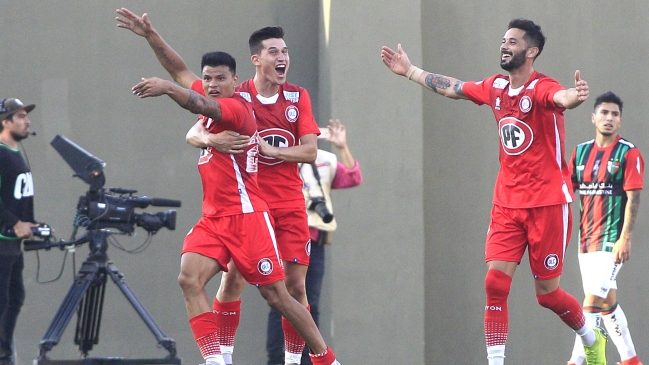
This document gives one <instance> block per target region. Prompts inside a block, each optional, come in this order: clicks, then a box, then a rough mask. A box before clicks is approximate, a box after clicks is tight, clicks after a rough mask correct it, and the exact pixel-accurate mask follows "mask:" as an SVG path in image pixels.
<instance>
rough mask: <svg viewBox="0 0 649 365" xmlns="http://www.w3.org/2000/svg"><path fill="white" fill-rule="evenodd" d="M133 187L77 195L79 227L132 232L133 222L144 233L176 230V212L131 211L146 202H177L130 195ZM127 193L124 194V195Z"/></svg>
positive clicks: (168, 205)
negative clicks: (164, 228) (164, 229)
mask: <svg viewBox="0 0 649 365" xmlns="http://www.w3.org/2000/svg"><path fill="white" fill-rule="evenodd" d="M136 192H137V190H130V189H122V188H111V189H109V191H108V192H107V191H105V190H103V189H100V190H98V191H89V192H88V193H87V194H86V195H85V196H81V197H80V198H79V203H78V204H77V217H78V219H80V220H81V221H80V222H79V223H80V225H81V226H84V227H85V228H86V229H89V230H94V229H102V228H116V229H118V230H120V231H122V232H125V233H133V231H134V230H135V225H137V226H139V227H142V228H144V229H145V230H146V231H147V232H153V233H155V232H157V231H158V230H159V229H160V228H163V227H166V228H168V229H169V230H174V229H176V211H175V210H168V211H166V212H158V213H155V214H152V213H135V208H146V207H147V206H149V205H153V206H167V207H179V206H180V201H177V200H170V199H160V198H148V197H146V196H134V195H132V194H133V193H136ZM125 194H127V195H125Z"/></svg>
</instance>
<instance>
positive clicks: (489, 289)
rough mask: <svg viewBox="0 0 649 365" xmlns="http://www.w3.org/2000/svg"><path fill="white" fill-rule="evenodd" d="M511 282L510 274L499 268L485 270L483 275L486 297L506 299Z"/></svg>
mask: <svg viewBox="0 0 649 365" xmlns="http://www.w3.org/2000/svg"><path fill="white" fill-rule="evenodd" d="M511 284H512V278H511V276H509V275H507V274H505V273H504V272H502V271H499V270H489V271H487V276H486V277H485V291H486V293H487V299H493V300H507V297H508V296H509V289H510V287H511Z"/></svg>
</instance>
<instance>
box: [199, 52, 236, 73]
mask: <svg viewBox="0 0 649 365" xmlns="http://www.w3.org/2000/svg"><path fill="white" fill-rule="evenodd" d="M205 66H210V67H218V66H227V67H228V68H229V69H230V71H232V76H234V75H236V74H237V61H236V60H235V59H234V57H232V56H230V54H229V53H225V52H208V53H206V54H204V55H203V59H202V60H201V70H203V67H205Z"/></svg>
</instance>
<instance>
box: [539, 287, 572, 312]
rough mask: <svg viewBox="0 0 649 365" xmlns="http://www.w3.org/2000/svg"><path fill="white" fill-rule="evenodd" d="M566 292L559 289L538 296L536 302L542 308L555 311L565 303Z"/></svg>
mask: <svg viewBox="0 0 649 365" xmlns="http://www.w3.org/2000/svg"><path fill="white" fill-rule="evenodd" d="M564 294H565V292H564V291H563V290H561V288H558V289H556V290H554V291H551V292H549V293H546V294H537V295H536V301H537V302H538V303H539V305H540V306H541V307H544V308H548V309H553V308H556V307H557V306H558V305H560V304H561V303H562V302H563V298H564Z"/></svg>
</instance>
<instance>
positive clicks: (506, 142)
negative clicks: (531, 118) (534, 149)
mask: <svg viewBox="0 0 649 365" xmlns="http://www.w3.org/2000/svg"><path fill="white" fill-rule="evenodd" d="M498 129H499V133H500V143H501V144H502V145H503V150H504V151H505V153H506V154H508V155H512V156H516V155H520V154H521V153H523V152H525V151H526V150H527V149H528V148H530V146H531V145H532V141H533V140H534V132H533V131H532V128H530V126H529V125H527V124H526V123H525V122H523V121H522V120H518V119H516V118H513V117H506V118H503V119H501V120H500V121H499V122H498Z"/></svg>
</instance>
